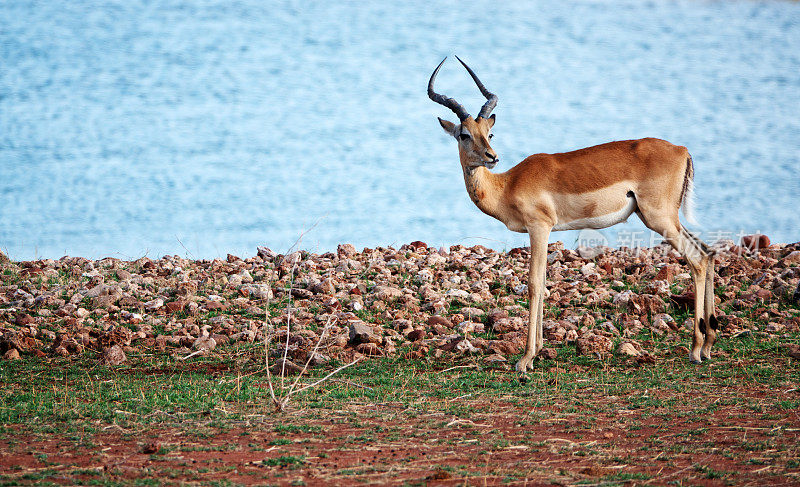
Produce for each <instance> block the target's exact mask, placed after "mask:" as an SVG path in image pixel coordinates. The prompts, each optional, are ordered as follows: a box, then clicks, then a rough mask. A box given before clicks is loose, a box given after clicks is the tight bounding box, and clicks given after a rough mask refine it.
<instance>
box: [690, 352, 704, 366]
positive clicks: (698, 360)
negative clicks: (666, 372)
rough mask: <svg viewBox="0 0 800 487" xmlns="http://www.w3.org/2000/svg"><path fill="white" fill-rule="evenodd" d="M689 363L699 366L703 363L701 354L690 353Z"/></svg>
mask: <svg viewBox="0 0 800 487" xmlns="http://www.w3.org/2000/svg"><path fill="white" fill-rule="evenodd" d="M689 362H691V363H693V364H699V363H702V362H703V361H702V359H701V358H700V354H699V353H695V352H690V353H689Z"/></svg>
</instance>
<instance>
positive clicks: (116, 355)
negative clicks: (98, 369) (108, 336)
mask: <svg viewBox="0 0 800 487" xmlns="http://www.w3.org/2000/svg"><path fill="white" fill-rule="evenodd" d="M127 360H128V357H127V356H126V355H125V352H124V351H123V350H122V347H120V346H119V345H114V346H112V347H108V348H106V349H104V350H103V364H104V365H122V364H123V363H125V362H126V361H127Z"/></svg>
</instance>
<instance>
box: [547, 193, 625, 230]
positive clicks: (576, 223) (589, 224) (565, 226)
mask: <svg viewBox="0 0 800 487" xmlns="http://www.w3.org/2000/svg"><path fill="white" fill-rule="evenodd" d="M634 211H636V198H635V197H633V196H629V197H627V201H626V202H625V206H623V207H622V208H621V209H619V210H618V211H615V212H613V213H607V214H605V215H597V216H593V217H588V218H578V219H576V220H571V221H566V222H562V221H559V222H558V223H556V225H555V226H554V227H553V230H554V231H558V230H580V229H583V228H606V227H610V226H612V225H616V224H617V223H622V222H624V221H626V220H627V219H628V217H629V216H631V214H632V213H633V212H634Z"/></svg>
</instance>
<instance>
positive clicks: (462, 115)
mask: <svg viewBox="0 0 800 487" xmlns="http://www.w3.org/2000/svg"><path fill="white" fill-rule="evenodd" d="M446 60H447V56H445V58H444V59H442V62H440V63H439V65H438V66H436V69H435V70H433V74H432V75H431V79H430V81H428V97H429V98H430V99H431V100H433V101H435V102H436V103H438V104H440V105H444V106H446V107H447V108H449V109H450V110H453V111H454V112H455V114H456V116H457V117H458V120H459V121H461V122H463V121H464V120H465V119H466V118H467V117H469V113H467V111H466V110H465V109H464V107H463V106H461V105H460V104H459V103H458V102H457V101H455V100H454V99H452V98H448V97H446V96H443V95H440V94H438V93H436V92H435V91H433V81H434V80H435V79H436V75H437V74H438V73H439V68H441V67H442V64H444V62H445V61H446Z"/></svg>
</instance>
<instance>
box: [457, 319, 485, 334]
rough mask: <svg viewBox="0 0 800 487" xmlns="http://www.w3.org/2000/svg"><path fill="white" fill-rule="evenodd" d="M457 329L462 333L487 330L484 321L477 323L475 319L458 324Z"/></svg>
mask: <svg viewBox="0 0 800 487" xmlns="http://www.w3.org/2000/svg"><path fill="white" fill-rule="evenodd" d="M456 329H457V330H458V332H459V333H461V334H462V335H466V334H467V333H483V332H484V331H486V330H485V329H484V325H483V323H476V322H474V321H462V322H461V323H459V324H458V326H457V327H456Z"/></svg>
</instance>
